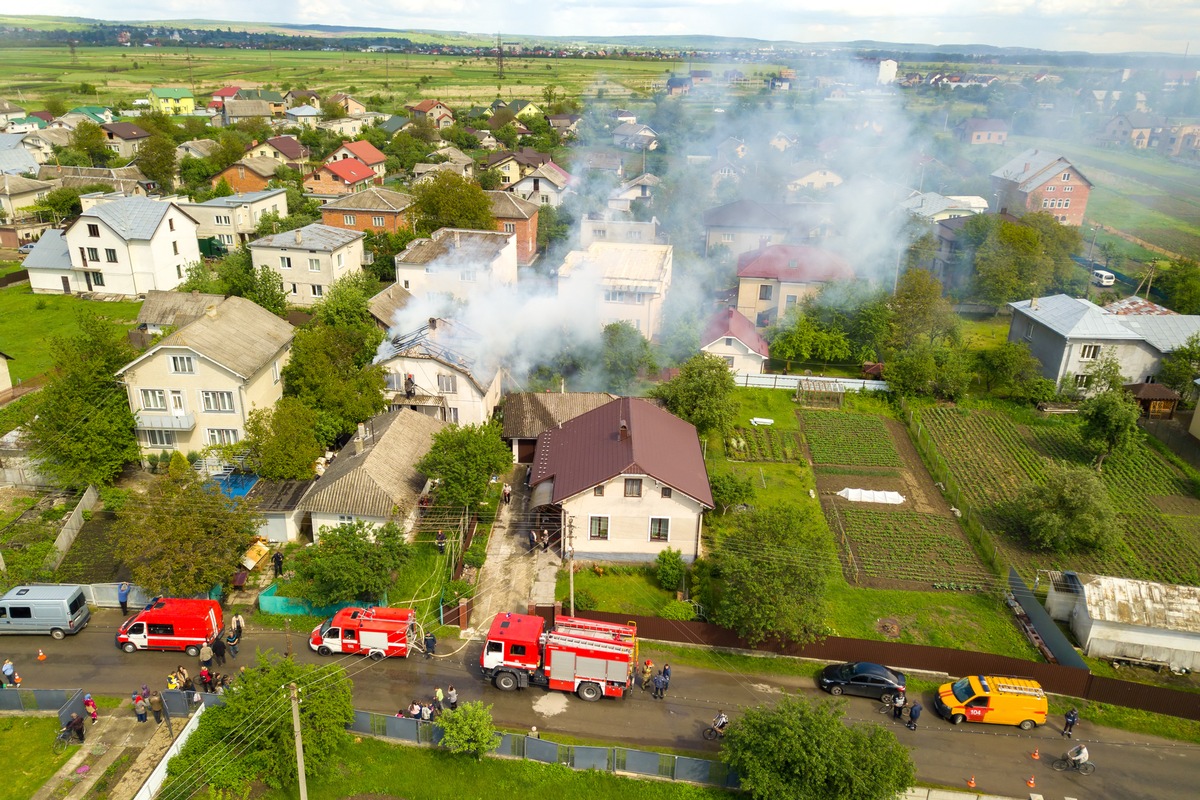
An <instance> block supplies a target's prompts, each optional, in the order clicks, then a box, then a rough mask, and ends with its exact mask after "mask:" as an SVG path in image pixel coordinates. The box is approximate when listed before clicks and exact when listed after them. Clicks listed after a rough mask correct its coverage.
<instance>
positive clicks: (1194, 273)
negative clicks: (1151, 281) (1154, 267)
mask: <svg viewBox="0 0 1200 800" xmlns="http://www.w3.org/2000/svg"><path fill="white" fill-rule="evenodd" d="M1161 274H1162V278H1161V279H1160V284H1159V285H1160V286H1162V288H1163V292H1165V293H1166V295H1167V305H1168V306H1170V307H1171V308H1172V309H1173V310H1174V311H1178V312H1179V313H1180V314H1200V263H1197V262H1195V261H1193V260H1192V259H1190V258H1180V259H1177V260H1175V261H1173V262H1171V266H1170V268H1169V269H1166V270H1164V271H1163V272H1162V273H1161Z"/></svg>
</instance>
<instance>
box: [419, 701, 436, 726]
mask: <svg viewBox="0 0 1200 800" xmlns="http://www.w3.org/2000/svg"><path fill="white" fill-rule="evenodd" d="M432 719H433V706H431V705H429V703H423V704H422V705H421V720H422V721H423V722H429V721H430V720H432Z"/></svg>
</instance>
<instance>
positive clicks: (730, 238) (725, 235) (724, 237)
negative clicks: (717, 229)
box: [721, 233, 733, 244]
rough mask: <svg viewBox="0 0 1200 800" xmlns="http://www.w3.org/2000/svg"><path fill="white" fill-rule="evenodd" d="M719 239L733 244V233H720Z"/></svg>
mask: <svg viewBox="0 0 1200 800" xmlns="http://www.w3.org/2000/svg"><path fill="white" fill-rule="evenodd" d="M721 241H722V242H724V243H725V244H733V234H732V233H722V234H721Z"/></svg>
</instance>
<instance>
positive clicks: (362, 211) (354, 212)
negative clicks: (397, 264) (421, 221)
mask: <svg viewBox="0 0 1200 800" xmlns="http://www.w3.org/2000/svg"><path fill="white" fill-rule="evenodd" d="M412 202H413V199H412V196H411V195H407V194H404V193H403V192H394V191H392V190H391V189H382V188H379V187H374V186H373V187H371V188H369V189H364V190H362V191H361V192H354V193H353V194H347V195H343V196H342V197H339V198H338V199H336V200H331V201H329V202H328V203H326V204H325V205H323V206H321V222H322V223H324V224H326V225H329V226H331V227H334V228H345V229H346V230H353V231H386V232H388V233H398V232H400V231H406V230H410V229H411V228H412V221H411V220H410V219H409V216H408V207H409V206H411V205H412Z"/></svg>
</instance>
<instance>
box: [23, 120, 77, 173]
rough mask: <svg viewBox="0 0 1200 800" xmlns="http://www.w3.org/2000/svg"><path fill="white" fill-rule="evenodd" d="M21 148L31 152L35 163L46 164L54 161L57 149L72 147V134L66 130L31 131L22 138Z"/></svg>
mask: <svg viewBox="0 0 1200 800" xmlns="http://www.w3.org/2000/svg"><path fill="white" fill-rule="evenodd" d="M21 146H22V147H24V148H25V149H26V150H28V151H29V154H30V155H32V156H33V160H34V161H36V162H37V163H39V164H45V163H46V162H48V161H53V160H54V148H55V147H70V146H71V132H70V131H69V130H67V129H65V128H45V129H43V130H37V131H30V132H29V133H27V134H25V135H24V136H22V137H21Z"/></svg>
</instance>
